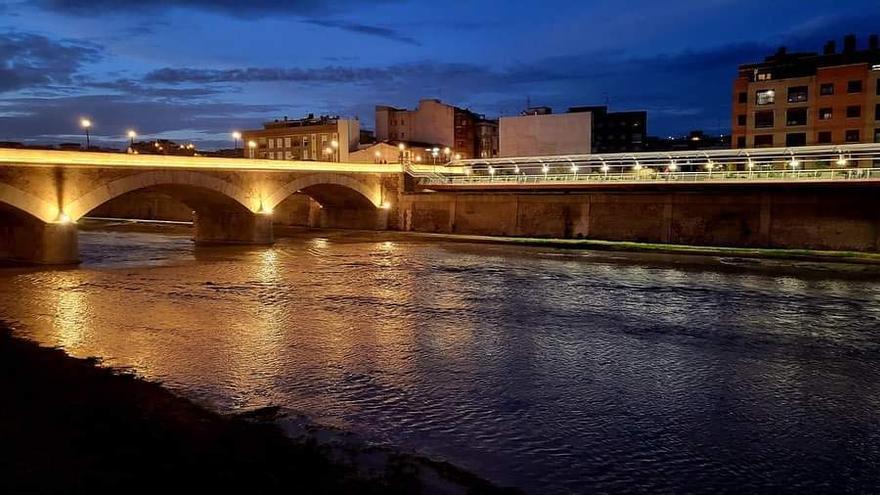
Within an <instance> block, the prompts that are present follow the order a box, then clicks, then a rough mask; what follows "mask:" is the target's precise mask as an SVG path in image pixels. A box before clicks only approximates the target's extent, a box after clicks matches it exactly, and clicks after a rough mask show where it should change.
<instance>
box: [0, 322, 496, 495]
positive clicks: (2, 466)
mask: <svg viewBox="0 0 880 495" xmlns="http://www.w3.org/2000/svg"><path fill="white" fill-rule="evenodd" d="M0 387H2V390H3V391H4V398H3V401H4V406H3V407H2V408H0V443H2V444H3V446H4V448H3V449H2V452H0V475H2V476H0V491H2V492H4V493H85V492H89V493H110V492H125V493H132V492H158V491H168V490H171V491H176V490H187V489H189V490H197V491H198V492H212V491H213V492H221V493H226V492H232V491H239V492H242V493H269V492H273V493H277V492H289V491H294V492H296V493H511V492H510V491H506V490H501V489H498V488H496V487H494V486H492V485H491V484H489V483H488V482H486V481H484V480H482V479H480V478H478V477H476V476H474V475H472V474H470V473H467V472H465V471H463V470H460V469H458V468H456V467H454V466H452V465H449V464H446V463H440V462H434V461H430V460H427V459H424V458H420V457H417V456H410V455H405V454H400V453H395V452H392V451H389V450H388V449H377V448H369V447H365V446H356V445H350V444H349V445H340V446H338V447H337V448H335V449H334V448H331V447H328V446H326V445H322V444H320V443H319V442H316V441H315V439H314V436H303V437H301V438H302V440H301V441H293V440H291V439H289V438H288V437H286V436H285V435H284V433H283V432H282V431H281V429H280V428H279V427H278V426H277V425H276V424H275V423H274V422H273V420H274V419H276V413H277V410H276V409H274V408H267V409H263V410H259V411H252V412H250V413H246V414H242V415H239V416H223V415H219V414H216V413H214V412H211V411H209V410H207V409H205V408H203V407H200V406H199V405H196V404H195V403H193V402H191V401H189V400H186V399H183V398H181V397H179V396H177V395H174V394H172V393H171V392H169V391H167V390H165V389H164V388H162V387H161V386H160V385H159V384H156V383H152V382H147V381H145V380H141V379H139V378H136V377H134V376H133V375H130V374H127V373H122V372H119V371H115V370H112V369H108V368H104V367H101V366H98V362H97V360H95V359H77V358H73V357H70V356H68V355H67V354H65V353H64V352H63V351H61V350H59V349H50V348H46V347H40V346H39V345H37V344H35V343H33V342H31V341H28V340H25V339H23V338H20V337H17V336H14V335H13V334H12V332H11V331H10V330H9V329H7V328H4V327H0ZM343 451H344V453H341V452H343Z"/></svg>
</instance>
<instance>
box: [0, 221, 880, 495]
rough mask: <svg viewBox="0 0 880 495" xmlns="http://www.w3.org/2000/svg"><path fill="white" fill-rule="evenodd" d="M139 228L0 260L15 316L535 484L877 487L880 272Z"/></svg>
mask: <svg viewBox="0 0 880 495" xmlns="http://www.w3.org/2000/svg"><path fill="white" fill-rule="evenodd" d="M136 230H137V229H136ZM142 230H143V231H116V230H89V231H84V232H82V233H81V236H80V245H81V252H82V256H83V263H82V265H80V266H79V267H78V268H75V269H63V270H59V269H45V268H15V267H7V268H3V269H0V316H2V317H3V318H4V319H6V320H7V321H9V322H11V323H12V324H13V325H14V326H15V327H16V328H17V329H18V330H19V331H20V332H22V333H24V334H26V335H29V336H31V337H32V338H34V339H36V340H38V341H39V342H41V343H44V344H50V345H58V346H62V347H63V348H64V349H66V350H67V351H68V352H69V353H70V354H72V355H75V356H83V357H84V356H99V357H101V358H103V359H104V361H105V362H106V363H108V364H109V365H112V366H118V367H123V368H129V369H131V370H133V371H135V372H136V373H137V374H139V375H141V376H144V377H146V378H148V379H152V380H158V381H161V382H162V383H164V384H165V385H166V386H168V387H170V388H172V389H173V390H175V391H177V392H179V393H181V394H182V395H184V396H187V397H189V398H192V399H194V400H196V401H198V402H200V403H203V404H207V405H209V406H211V407H213V408H215V409H217V410H220V411H223V412H230V411H237V410H241V409H250V408H255V407H260V406H265V405H280V406H282V407H284V408H286V409H288V410H290V411H296V412H299V413H302V414H304V415H306V416H308V417H309V418H311V420H313V421H315V422H317V423H320V424H325V425H330V426H333V427H337V428H342V429H345V430H350V431H352V432H355V433H356V434H357V435H358V436H360V437H362V438H364V439H366V440H367V441H370V442H376V443H382V444H388V445H393V446H397V447H399V448H402V449H405V450H408V451H413V452H417V453H421V454H424V455H426V456H429V457H432V458H436V459H442V460H448V461H450V462H453V463H455V464H458V465H460V466H462V467H464V468H467V469H470V470H472V471H474V472H476V473H477V474H480V475H482V476H484V477H487V478H489V479H490V480H493V481H495V482H497V483H500V484H504V485H510V486H517V487H520V488H523V489H524V490H526V491H527V492H530V493H589V492H596V491H602V492H654V493H657V492H683V491H692V492H713V493H718V492H725V491H726V492H744V491H770V490H772V491H776V492H805V491H811V492H822V491H828V492H833V491H839V490H841V491H842V489H849V490H853V491H866V492H867V491H873V490H872V487H873V488H874V489H876V488H877V487H878V486H880V304H878V303H880V276H871V275H870V274H867V275H866V274H864V273H858V274H856V275H854V274H852V273H849V272H847V271H843V272H841V270H839V269H838V267H835V266H833V265H808V264H800V263H785V262H760V261H745V260H719V259H715V258H703V259H698V258H682V257H659V256H655V257H642V256H637V255H623V254H620V255H618V254H613V253H597V252H588V251H575V250H567V251H566V250H555V249H549V248H539V247H513V246H505V245H492V244H468V243H456V242H448V241H439V240H426V239H421V238H418V237H411V236H405V235H399V234H398V235H395V234H387V233H386V234H383V233H355V232H313V233H302V234H298V235H295V236H293V237H291V238H286V239H281V240H279V242H278V243H277V244H276V245H275V246H274V247H271V248H246V247H220V248H195V247H194V246H193V245H192V244H191V242H190V241H189V236H188V233H187V231H186V230H181V229H180V228H179V227H163V228H145V229H142Z"/></svg>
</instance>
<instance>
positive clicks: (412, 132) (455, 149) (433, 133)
mask: <svg viewBox="0 0 880 495" xmlns="http://www.w3.org/2000/svg"><path fill="white" fill-rule="evenodd" d="M485 122H490V121H486V119H485V118H484V117H483V116H482V115H479V114H476V113H474V112H471V111H470V110H467V109H464V108H459V107H456V106H453V105H448V104H446V103H443V102H441V101H440V100H438V99H422V100H419V104H418V107H416V109H415V110H407V109H405V108H395V107H390V106H386V105H378V106H376V139H377V140H378V141H403V142H417V143H436V144H437V145H438V146H440V147H441V148H450V149H451V150H452V154H453V155H458V156H461V157H462V158H474V157H480V156H482V157H492V156H495V154H497V145H495V148H494V149H493V148H492V147H491V146H492V143H497V141H498V137H497V129H498V127H497V125H496V126H492V125H491V124H486V123H485ZM493 132H494V133H495V134H494V136H492V133H493ZM486 134H489V135H488V136H486ZM493 138H494V139H493ZM493 153H494V154H493Z"/></svg>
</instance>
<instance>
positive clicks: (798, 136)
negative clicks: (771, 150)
mask: <svg viewBox="0 0 880 495" xmlns="http://www.w3.org/2000/svg"><path fill="white" fill-rule="evenodd" d="M785 145H786V146H806V145H807V133H805V132H794V133H791V134H786V135H785Z"/></svg>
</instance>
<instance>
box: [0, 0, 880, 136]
mask: <svg viewBox="0 0 880 495" xmlns="http://www.w3.org/2000/svg"><path fill="white" fill-rule="evenodd" d="M871 32H880V2H878V1H877V0H850V1H834V2H831V1H828V0H823V1H816V0H775V1H772V2H771V1H767V0H762V1H749V0H700V1H687V0H680V1H660V0H655V1H649V0H612V1H605V0H600V1H586V0H584V1H554V0H534V1H533V0H510V1H500V0H496V1H490V0H472V1H456V0H448V1H445V2H444V1H430V2H429V1H417V0H408V1H407V0H374V1H359V0H336V1H319V0H289V1H279V0H275V1H273V0H250V1H247V2H237V1H233V0H178V1H172V0H153V1H150V0H137V1H135V0H30V1H19V0H0V55H2V57H3V64H2V65H0V140H5V141H8V140H15V141H31V142H59V141H70V140H78V139H79V129H78V127H77V122H78V119H79V117H80V116H83V115H85V116H89V117H90V118H91V119H92V120H93V121H94V130H93V132H94V135H95V136H96V140H97V141H99V142H103V143H106V144H114V143H119V145H121V143H122V142H123V141H124V140H125V139H124V137H123V136H124V133H125V130H126V129H128V128H135V129H137V130H138V132H139V133H140V134H141V135H142V136H144V137H147V138H149V137H168V138H172V139H179V140H186V141H194V142H196V143H198V144H199V145H201V146H203V147H216V146H229V145H230V142H229V139H228V135H229V132H230V131H231V130H232V129H237V128H238V129H240V128H249V127H256V126H259V124H260V123H261V122H262V121H264V120H267V119H272V118H278V117H282V116H285V115H287V116H289V117H291V118H293V117H298V116H301V115H304V114H306V113H316V114H322V113H329V114H340V115H346V116H358V117H359V118H360V119H361V122H362V126H363V127H365V128H372V126H373V107H374V106H375V105H377V104H387V105H394V106H401V107H413V106H415V105H416V103H417V102H418V100H419V98H425V97H438V98H441V99H443V100H444V101H447V102H449V103H452V104H455V105H458V106H462V107H467V108H470V109H472V110H474V111H476V112H478V113H483V114H486V115H487V116H488V117H497V116H499V115H512V114H516V113H518V112H519V111H520V110H522V109H523V108H524V107H525V106H526V101H527V100H528V101H530V102H531V103H532V105H549V106H552V107H554V108H555V109H557V111H564V110H565V109H566V108H567V107H568V106H575V105H591V104H604V103H605V102H606V101H607V102H608V103H609V104H610V107H611V109H612V110H636V109H644V110H647V111H648V132H649V134H652V135H667V134H679V133H685V132H687V131H689V130H692V129H704V130H706V131H709V132H716V131H727V130H728V129H729V125H730V123H729V121H730V99H731V97H730V95H731V84H732V80H733V78H734V77H735V75H736V67H737V65H738V64H741V63H747V62H753V61H757V60H760V59H761V58H763V57H764V56H765V55H769V54H770V53H772V52H773V51H775V49H776V48H777V47H778V46H779V45H786V46H788V47H789V50H809V51H818V50H820V49H821V47H822V44H823V43H824V41H826V40H827V39H832V38H834V39H837V40H838V45H840V38H842V37H843V35H844V34H846V33H855V34H858V35H859V37H860V39H859V43H860V46H863V45H864V44H865V43H866V40H865V37H866V36H867V35H868V34H869V33H871Z"/></svg>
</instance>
